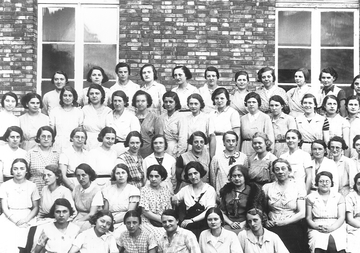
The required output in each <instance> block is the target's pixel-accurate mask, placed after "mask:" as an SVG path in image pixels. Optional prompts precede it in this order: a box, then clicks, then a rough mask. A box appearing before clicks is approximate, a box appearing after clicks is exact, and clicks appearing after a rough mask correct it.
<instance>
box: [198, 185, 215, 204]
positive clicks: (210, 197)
mask: <svg viewBox="0 0 360 253" xmlns="http://www.w3.org/2000/svg"><path fill="white" fill-rule="evenodd" d="M205 196H206V199H205V204H204V206H205V207H206V208H210V207H215V206H216V191H215V189H214V187H212V186H210V185H208V188H207V189H206V192H205ZM200 201H201V200H200Z"/></svg>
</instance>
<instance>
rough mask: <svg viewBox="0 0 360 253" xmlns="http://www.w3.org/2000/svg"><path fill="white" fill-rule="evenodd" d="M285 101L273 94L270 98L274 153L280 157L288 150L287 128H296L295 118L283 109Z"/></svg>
mask: <svg viewBox="0 0 360 253" xmlns="http://www.w3.org/2000/svg"><path fill="white" fill-rule="evenodd" d="M285 106H286V105H285V101H284V99H283V98H282V97H280V96H278V95H274V96H272V97H271V98H270V112H271V114H270V118H271V121H272V126H273V130H274V136H275V145H274V152H273V153H274V155H276V156H277V157H280V156H281V155H282V154H284V153H285V152H287V151H288V146H287V145H286V141H285V134H286V132H287V131H288V130H289V129H296V123H295V119H294V118H293V117H292V116H290V115H287V114H286V113H285V112H284V111H285V109H284V107H285Z"/></svg>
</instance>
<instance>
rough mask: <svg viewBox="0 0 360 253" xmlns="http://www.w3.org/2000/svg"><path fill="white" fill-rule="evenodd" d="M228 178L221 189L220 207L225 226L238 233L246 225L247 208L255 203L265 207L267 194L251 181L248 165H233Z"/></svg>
mask: <svg viewBox="0 0 360 253" xmlns="http://www.w3.org/2000/svg"><path fill="white" fill-rule="evenodd" d="M228 179H229V182H228V183H227V184H226V185H225V186H224V187H223V188H221V190H220V209H221V211H222V212H223V214H224V221H225V223H226V225H224V228H225V229H228V230H231V231H234V232H235V233H236V234H238V233H239V232H240V231H241V230H242V229H243V228H244V227H245V223H246V212H247V210H249V208H250V207H252V206H254V205H255V203H257V206H261V207H265V196H264V193H263V191H262V190H261V188H260V187H259V185H257V184H255V183H250V182H249V175H248V168H247V167H246V166H243V165H234V166H232V167H231V168H230V171H229V175H228Z"/></svg>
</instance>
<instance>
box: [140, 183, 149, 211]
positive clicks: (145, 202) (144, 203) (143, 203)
mask: <svg viewBox="0 0 360 253" xmlns="http://www.w3.org/2000/svg"><path fill="white" fill-rule="evenodd" d="M149 200H150V198H149V197H148V196H147V191H146V186H144V187H142V188H141V191H140V202H139V207H142V208H144V209H145V210H146V211H148V210H150V207H149Z"/></svg>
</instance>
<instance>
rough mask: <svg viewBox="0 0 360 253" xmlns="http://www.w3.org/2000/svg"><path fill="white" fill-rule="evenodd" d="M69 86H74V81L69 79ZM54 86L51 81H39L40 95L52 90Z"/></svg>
mask: <svg viewBox="0 0 360 253" xmlns="http://www.w3.org/2000/svg"><path fill="white" fill-rule="evenodd" d="M67 85H69V86H71V87H73V88H74V81H69V83H68V84H67ZM54 89H55V87H54V85H53V84H52V83H51V81H42V82H41V92H42V93H41V96H44V94H45V93H47V92H49V91H51V90H54Z"/></svg>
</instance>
